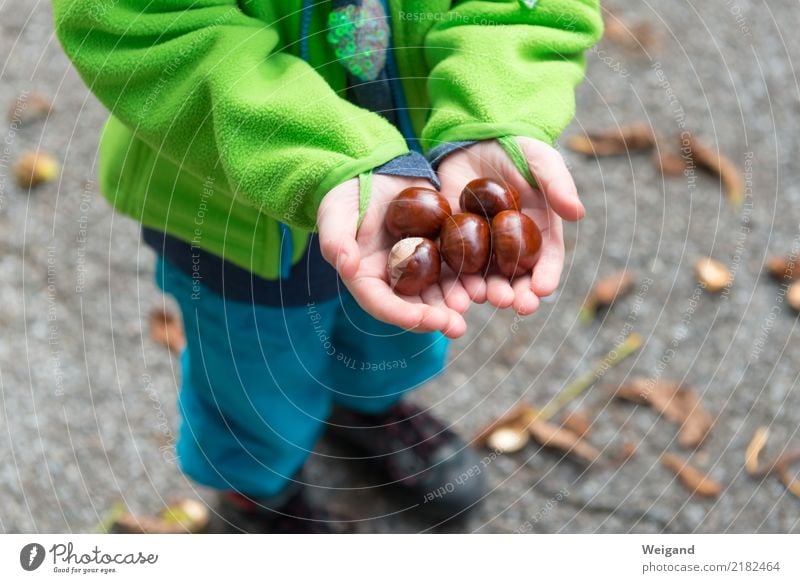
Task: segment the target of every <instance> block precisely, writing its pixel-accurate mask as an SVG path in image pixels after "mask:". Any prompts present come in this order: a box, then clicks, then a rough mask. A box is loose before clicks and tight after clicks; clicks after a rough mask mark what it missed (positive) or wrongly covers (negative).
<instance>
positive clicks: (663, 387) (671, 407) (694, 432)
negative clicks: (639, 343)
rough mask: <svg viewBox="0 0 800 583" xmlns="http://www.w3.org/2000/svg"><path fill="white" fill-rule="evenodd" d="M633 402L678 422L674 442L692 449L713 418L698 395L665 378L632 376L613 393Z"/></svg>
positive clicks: (697, 443) (708, 427)
mask: <svg viewBox="0 0 800 583" xmlns="http://www.w3.org/2000/svg"><path fill="white" fill-rule="evenodd" d="M614 396H615V397H617V398H620V399H625V400H627V401H633V402H634V403H640V404H646V405H650V406H651V407H652V408H653V409H655V410H656V411H658V412H659V413H661V415H663V416H664V418H665V419H667V420H669V421H672V422H673V423H678V424H679V425H680V429H679V432H678V443H679V444H680V445H681V447H685V448H693V447H697V446H698V445H700V444H701V443H702V442H703V441H704V440H705V438H706V437H707V436H708V433H709V431H710V430H711V426H712V425H713V422H714V420H713V418H712V417H711V415H709V414H708V413H707V412H706V410H705V409H703V407H702V405H701V404H700V398H699V397H698V396H697V394H696V393H695V392H694V391H693V390H692V389H689V388H686V387H683V386H681V385H680V383H677V382H675V381H671V380H667V379H647V378H644V377H635V378H633V379H631V380H630V381H629V382H628V383H627V384H625V385H623V386H621V387H619V388H618V389H617V391H616V393H615V395H614Z"/></svg>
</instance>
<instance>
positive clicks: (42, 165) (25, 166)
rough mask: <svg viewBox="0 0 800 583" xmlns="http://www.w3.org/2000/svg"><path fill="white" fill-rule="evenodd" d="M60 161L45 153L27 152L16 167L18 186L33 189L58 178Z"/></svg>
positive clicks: (15, 173)
mask: <svg viewBox="0 0 800 583" xmlns="http://www.w3.org/2000/svg"><path fill="white" fill-rule="evenodd" d="M59 170H60V166H59V164H58V161H57V160H56V159H55V158H53V157H52V156H51V155H50V154H47V153H45V152H25V153H24V154H22V156H20V158H19V159H18V160H17V162H16V164H15V165H14V175H15V177H16V179H17V184H19V185H20V186H21V187H22V188H33V187H34V186H38V185H40V184H44V183H45V182H52V181H53V180H55V179H56V178H57V177H58V173H59Z"/></svg>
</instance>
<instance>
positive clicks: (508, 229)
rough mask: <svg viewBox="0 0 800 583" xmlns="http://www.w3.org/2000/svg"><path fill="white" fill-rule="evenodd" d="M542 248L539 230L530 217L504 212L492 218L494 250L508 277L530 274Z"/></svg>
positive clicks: (496, 259)
mask: <svg viewBox="0 0 800 583" xmlns="http://www.w3.org/2000/svg"><path fill="white" fill-rule="evenodd" d="M541 246H542V234H541V233H540V232H539V227H537V226H536V223H534V222H533V219H531V218H530V217H529V216H528V215H525V214H523V213H520V212H517V211H503V212H501V213H499V214H498V215H497V216H496V217H495V218H494V219H492V250H493V251H494V259H495V262H496V263H497V267H498V268H499V269H500V273H502V274H503V275H505V276H506V277H508V278H511V277H514V276H516V275H521V274H523V273H525V272H527V271H530V270H531V269H532V268H533V266H534V265H535V264H536V254H537V253H538V251H539V247H541Z"/></svg>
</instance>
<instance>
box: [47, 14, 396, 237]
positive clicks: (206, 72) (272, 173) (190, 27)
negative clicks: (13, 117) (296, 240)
mask: <svg viewBox="0 0 800 583" xmlns="http://www.w3.org/2000/svg"><path fill="white" fill-rule="evenodd" d="M53 5H54V13H55V24H56V31H57V34H58V37H59V39H60V41H61V43H62V45H63V47H64V49H65V51H66V52H67V54H68V56H69V57H70V59H71V60H72V62H73V63H74V65H75V67H76V68H77V70H78V72H79V73H80V75H81V77H82V78H83V80H84V81H85V82H86V84H87V85H88V86H89V88H90V90H91V91H92V92H93V93H94V94H95V95H96V96H97V97H98V98H99V99H100V101H101V102H102V103H103V104H104V105H105V106H106V107H107V108H108V109H109V110H110V111H111V113H112V114H113V115H114V116H115V117H116V118H117V119H119V120H120V121H122V122H123V123H124V124H125V125H127V126H128V127H130V128H132V129H133V130H134V131H135V132H136V135H137V136H138V137H140V138H142V139H143V140H145V141H146V142H147V143H148V144H149V145H150V146H151V147H152V148H155V149H156V150H158V151H159V152H160V153H161V154H163V155H165V156H166V157H168V158H169V159H171V160H172V161H173V162H175V163H176V164H178V165H180V166H181V167H182V168H184V169H185V170H187V171H189V172H191V173H193V174H196V175H197V176H199V177H201V178H206V177H208V176H214V177H215V178H220V179H221V180H224V181H226V182H227V185H228V187H229V188H230V190H231V191H232V192H233V193H234V195H235V196H243V197H245V198H246V199H247V200H249V201H251V202H252V203H253V205H254V206H255V207H257V208H258V209H260V210H263V211H264V212H266V213H267V214H269V215H270V216H272V217H274V218H276V219H278V220H281V221H283V222H285V223H288V224H290V225H292V226H296V227H300V228H304V229H311V228H313V227H314V224H315V220H316V211H317V208H318V206H319V202H320V200H321V199H322V197H323V196H324V195H325V194H326V193H327V192H328V191H329V190H330V189H331V188H333V187H334V186H336V185H338V184H340V183H341V182H344V181H345V180H347V179H350V178H352V177H354V176H357V175H358V174H360V173H362V172H366V171H368V170H370V169H372V168H374V167H376V166H380V165H381V164H383V163H385V162H387V161H389V160H391V159H393V158H395V157H396V156H399V155H402V154H404V153H406V152H408V148H407V146H406V144H405V141H404V140H403V137H402V136H401V135H400V133H399V132H398V131H397V130H396V129H395V128H394V127H393V126H392V125H391V124H390V123H388V122H387V121H385V120H384V119H383V118H381V117H380V116H378V115H377V114H374V113H371V112H368V111H366V110H364V109H361V108H358V107H356V106H355V105H352V104H350V103H349V102H347V101H346V100H344V99H342V98H340V97H339V96H338V95H337V93H336V92H335V91H334V90H333V89H332V88H331V87H330V86H329V85H328V83H327V82H326V81H325V80H324V79H323V78H322V77H321V76H320V75H319V74H318V73H317V72H316V71H315V70H314V68H313V67H311V66H310V65H308V64H307V63H306V62H305V61H303V60H302V59H300V58H297V57H294V56H292V55H290V54H288V53H287V52H284V51H281V50H280V48H281V47H282V46H283V45H282V43H281V39H280V38H279V36H278V28H277V25H276V24H270V23H265V22H263V21H261V20H259V19H256V18H252V17H250V16H248V15H246V14H245V13H244V12H242V10H240V9H239V8H238V6H237V2H236V0H150V1H148V2H141V1H137V0H114V1H113V2H112V1H110V0H54V2H53ZM298 36H299V34H298Z"/></svg>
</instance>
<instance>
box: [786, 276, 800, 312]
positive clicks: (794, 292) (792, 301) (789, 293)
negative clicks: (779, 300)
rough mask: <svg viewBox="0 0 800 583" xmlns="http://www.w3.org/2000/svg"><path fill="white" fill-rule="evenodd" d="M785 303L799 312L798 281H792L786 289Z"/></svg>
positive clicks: (799, 282) (799, 290) (799, 293)
mask: <svg viewBox="0 0 800 583" xmlns="http://www.w3.org/2000/svg"><path fill="white" fill-rule="evenodd" d="M786 303H787V304H789V307H791V308H792V309H793V310H794V311H795V312H800V281H796V282H794V283H793V284H792V285H790V286H789V289H788V290H786Z"/></svg>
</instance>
